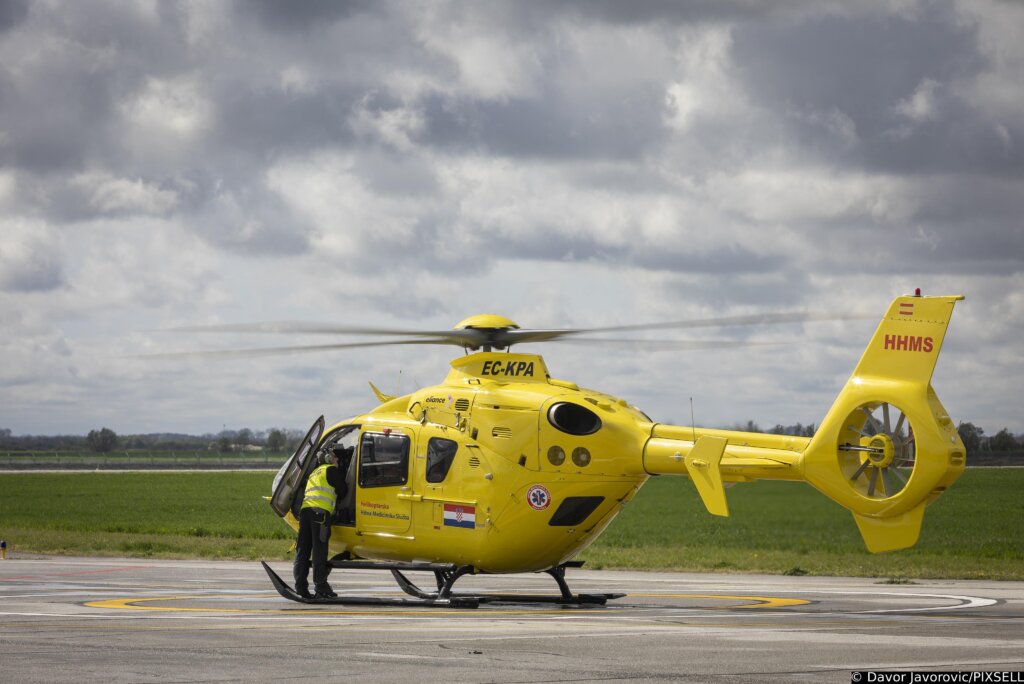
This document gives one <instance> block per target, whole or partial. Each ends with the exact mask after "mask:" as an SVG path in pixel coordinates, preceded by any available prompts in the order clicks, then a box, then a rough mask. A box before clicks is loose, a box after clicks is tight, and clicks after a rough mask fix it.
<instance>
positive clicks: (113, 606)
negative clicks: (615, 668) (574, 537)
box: [85, 593, 810, 615]
mask: <svg viewBox="0 0 1024 684" xmlns="http://www.w3.org/2000/svg"><path fill="white" fill-rule="evenodd" d="M627 596H645V597H655V598H695V599H714V600H726V601H754V603H744V604H741V605H738V606H727V608H728V609H734V608H741V609H749V608H785V607H789V606H804V605H807V604H809V603H810V601H808V600H805V599H795V598H779V597H774V596H730V595H725V594H657V593H654V594H627ZM210 598H234V599H239V598H245V597H244V596H239V595H237V594H235V595H230V596H228V595H225V596H160V597H155V598H125V599H109V600H106V601H90V602H88V603H86V604H85V605H86V606H87V607H89V608H106V609H109V610H158V611H172V612H182V613H276V614H285V615H410V614H412V615H417V614H418V615H453V614H458V615H473V614H474V613H473V612H471V610H470V609H467V608H454V609H444V608H425V609H420V608H413V609H411V610H410V609H405V608H404V607H403V606H395V607H394V608H395V609H394V610H323V609H310V608H289V609H281V608H181V607H174V606H161V605H139V604H153V603H157V602H165V601H188V600H196V599H210ZM252 598H263V597H262V596H259V597H252ZM566 610H567V609H566V608H558V609H553V610H551V609H547V610H544V609H538V610H487V611H486V614H487V615H544V614H552V615H557V614H564V613H565V612H566ZM568 610H573V609H571V608H570V609H568ZM586 610H587V611H588V612H604V611H607V610H609V609H608V608H587V609H586Z"/></svg>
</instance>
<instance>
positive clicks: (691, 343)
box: [559, 337, 784, 351]
mask: <svg viewBox="0 0 1024 684" xmlns="http://www.w3.org/2000/svg"><path fill="white" fill-rule="evenodd" d="M559 342H561V343H563V344H581V345H605V344H607V345H609V346H615V347H623V348H626V349H644V350H647V351H675V350H679V349H731V348H735V347H774V346H778V345H780V344H784V343H783V342H739V341H736V340H643V339H629V338H609V337H595V338H592V339H587V338H581V337H571V338H568V339H561V340H559Z"/></svg>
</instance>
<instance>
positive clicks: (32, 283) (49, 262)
mask: <svg viewBox="0 0 1024 684" xmlns="http://www.w3.org/2000/svg"><path fill="white" fill-rule="evenodd" d="M65 282H66V281H65V276H64V268H63V265H62V263H61V259H60V257H59V256H58V255H57V254H55V253H53V252H52V251H50V250H49V249H46V248H45V247H44V246H43V245H39V244H35V245H31V246H30V249H29V252H28V254H27V255H22V256H21V258H18V259H12V258H8V257H6V256H4V255H0V290H3V291H6V292H16V293H17V292H22V293H30V292H50V291H52V290H56V289H58V288H60V287H63V286H64V284H65Z"/></svg>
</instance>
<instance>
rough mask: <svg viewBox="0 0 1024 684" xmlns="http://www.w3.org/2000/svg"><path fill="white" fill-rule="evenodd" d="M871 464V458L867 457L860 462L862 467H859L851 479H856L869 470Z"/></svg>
mask: <svg viewBox="0 0 1024 684" xmlns="http://www.w3.org/2000/svg"><path fill="white" fill-rule="evenodd" d="M869 465H871V459H870V458H865V459H864V461H863V462H862V463H861V464H860V468H857V472H855V473H854V474H853V477H851V478H850V480H856V479H857V478H858V477H860V476H861V473H863V472H864V471H865V470H867V469H868V466H869Z"/></svg>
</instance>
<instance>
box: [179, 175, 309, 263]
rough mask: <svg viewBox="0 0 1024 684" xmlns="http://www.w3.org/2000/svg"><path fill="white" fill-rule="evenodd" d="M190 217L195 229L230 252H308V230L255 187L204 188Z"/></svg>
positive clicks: (267, 193) (265, 191)
mask: <svg viewBox="0 0 1024 684" xmlns="http://www.w3.org/2000/svg"><path fill="white" fill-rule="evenodd" d="M206 193H207V194H206V198H205V201H204V202H203V203H202V204H200V205H199V206H198V207H197V209H196V211H195V213H194V214H193V216H192V219H193V221H194V223H193V226H194V228H195V230H196V231H197V232H198V233H199V234H200V235H201V236H203V238H205V239H206V240H208V241H209V242H210V243H211V244H214V245H217V246H219V247H222V248H224V249H227V250H229V251H232V252H238V253H242V254H252V255H268V256H291V255H295V254H302V253H305V252H308V251H309V249H310V235H311V233H312V230H313V229H312V227H311V226H310V225H309V224H308V223H307V222H306V221H305V220H304V219H303V218H302V217H301V216H299V215H298V214H296V213H295V212H294V211H293V210H292V209H291V208H290V207H288V205H287V204H285V203H284V202H283V201H282V200H281V199H280V198H279V197H278V196H277V195H276V194H274V193H273V192H271V191H270V190H269V189H267V188H265V187H262V186H260V185H259V184H245V183H233V184H231V185H217V186H214V187H208V188H206Z"/></svg>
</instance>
